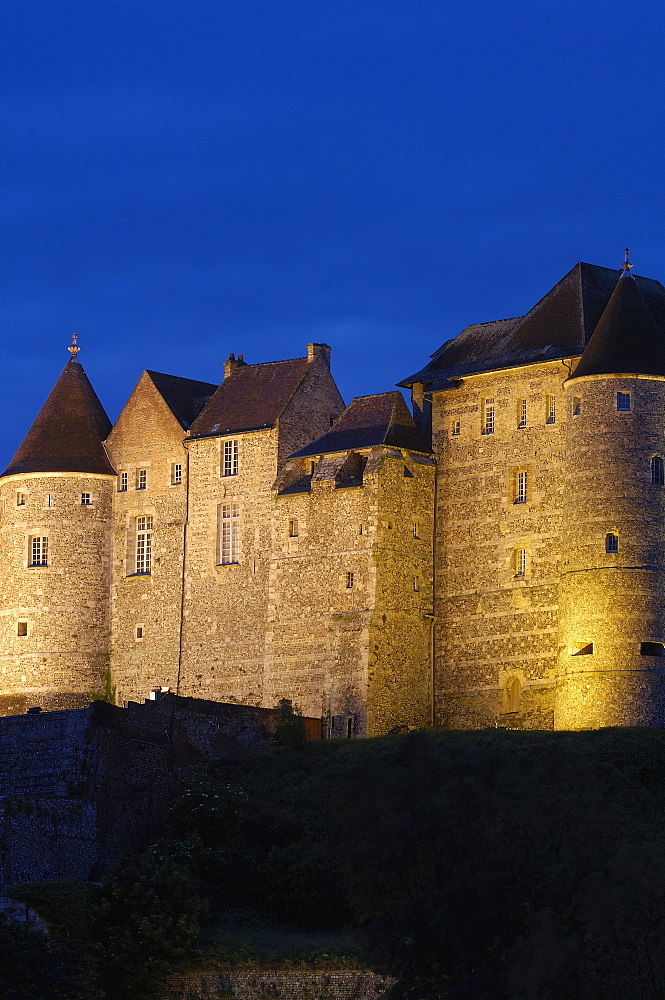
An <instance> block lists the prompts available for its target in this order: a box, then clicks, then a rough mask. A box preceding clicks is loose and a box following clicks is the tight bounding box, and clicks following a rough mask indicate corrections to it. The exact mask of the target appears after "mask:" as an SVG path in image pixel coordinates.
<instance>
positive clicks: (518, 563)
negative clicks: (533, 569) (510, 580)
mask: <svg viewBox="0 0 665 1000" xmlns="http://www.w3.org/2000/svg"><path fill="white" fill-rule="evenodd" d="M525 573H526V549H515V576H524V575H525Z"/></svg>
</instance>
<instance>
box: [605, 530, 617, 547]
mask: <svg viewBox="0 0 665 1000" xmlns="http://www.w3.org/2000/svg"><path fill="white" fill-rule="evenodd" d="M605 551H606V552H618V551H619V536H618V535H615V534H614V532H613V531H608V533H607V534H606V535H605Z"/></svg>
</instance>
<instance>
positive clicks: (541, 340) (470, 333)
mask: <svg viewBox="0 0 665 1000" xmlns="http://www.w3.org/2000/svg"><path fill="white" fill-rule="evenodd" d="M621 273H622V272H621V271H619V270H613V269H611V268H608V267H598V266H597V265H595V264H585V263H583V262H580V263H577V264H576V265H575V267H573V268H572V269H571V270H570V271H569V272H568V274H566V275H564V277H563V278H562V279H561V281H559V282H558V283H557V284H556V285H555V286H554V288H552V289H551V290H550V291H549V292H548V293H547V295H545V296H543V298H542V299H541V300H540V301H539V302H537V303H536V305H535V306H534V307H533V309H530V310H529V312H528V313H527V314H526V315H525V316H518V317H515V318H513V319H507V320H497V321H495V322H493V323H478V324H475V325H473V326H468V327H466V329H464V330H463V331H462V332H461V333H460V334H459V336H458V337H456V338H455V339H454V340H449V341H447V342H446V343H445V344H443V346H442V347H440V348H439V350H438V351H436V352H435V353H434V354H433V355H432V360H431V361H430V362H429V363H428V364H427V365H425V367H424V368H422V369H421V370H420V371H418V372H416V373H415V374H414V375H411V376H409V377H408V378H406V379H404V380H403V381H402V382H400V383H399V384H400V385H404V386H410V385H413V383H414V382H424V383H426V384H427V385H428V387H429V388H431V389H437V388H444V387H445V386H446V384H447V383H448V381H449V380H451V379H456V378H461V377H463V376H464V375H471V374H475V373H477V372H484V371H495V370H498V369H501V368H515V367H517V366H519V365H525V364H533V363H535V362H537V361H549V360H552V359H556V358H565V357H571V356H573V357H574V356H575V355H579V354H582V353H583V351H584V349H585V347H586V345H587V344H588V343H589V341H590V340H591V336H592V334H593V332H594V330H595V328H596V326H597V324H598V322H599V320H600V317H601V316H602V314H603V311H604V309H605V307H606V306H607V303H608V302H609V300H610V297H611V295H612V292H613V291H614V289H615V287H616V283H617V281H618V280H619V277H620V275H621ZM634 280H635V282H636V284H637V287H638V288H639V290H640V292H641V293H642V296H643V298H644V301H645V302H646V304H647V306H648V309H649V312H650V313H651V315H652V316H653V318H654V321H655V323H656V325H657V326H658V328H659V329H660V330H661V331H662V332H663V334H664V335H665V288H663V286H662V285H661V284H660V282H659V281H655V280H653V279H652V278H642V277H636V278H635V279H634Z"/></svg>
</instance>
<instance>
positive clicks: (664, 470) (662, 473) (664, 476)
mask: <svg viewBox="0 0 665 1000" xmlns="http://www.w3.org/2000/svg"><path fill="white" fill-rule="evenodd" d="M651 482H652V483H655V484H656V485H657V486H663V485H665V462H663V460H662V458H661V457H660V455H654V457H653V458H652V459H651Z"/></svg>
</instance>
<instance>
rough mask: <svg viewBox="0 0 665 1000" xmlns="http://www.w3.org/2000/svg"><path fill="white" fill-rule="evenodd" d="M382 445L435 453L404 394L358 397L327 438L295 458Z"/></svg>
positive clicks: (313, 442)
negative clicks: (420, 428) (410, 410)
mask: <svg viewBox="0 0 665 1000" xmlns="http://www.w3.org/2000/svg"><path fill="white" fill-rule="evenodd" d="M378 444H385V445H390V446H391V447H393V448H405V449H408V450H409V451H419V452H423V453H425V454H428V453H429V452H430V450H431V449H430V448H428V447H427V445H426V444H425V442H424V441H423V439H422V438H421V436H420V434H419V433H418V428H417V427H416V424H415V421H414V419H413V417H412V416H411V414H410V413H409V410H408V407H407V405H406V403H405V402H404V399H403V397H402V394H401V392H397V391H395V390H393V391H392V392H382V393H379V394H378V395H376V396H357V397H356V398H355V399H354V400H353V401H352V402H351V403H350V404H349V406H347V408H346V409H345V410H344V412H343V413H342V414H341V416H339V417H338V418H337V420H336V421H335V423H334V424H333V426H332V427H331V429H330V430H329V431H328V432H327V433H326V434H323V435H322V437H320V438H317V440H316V441H312V443H311V444H308V445H306V446H305V447H304V448H301V449H300V451H296V452H294V454H293V455H292V456H291V457H292V458H304V457H305V456H307V455H326V454H330V453H332V452H338V451H351V450H353V449H356V448H371V447H373V446H375V445H378Z"/></svg>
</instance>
